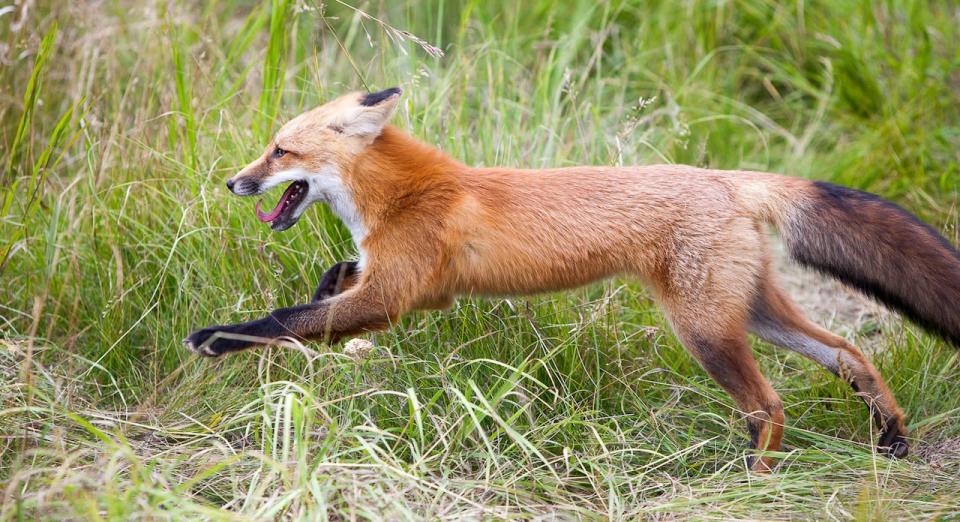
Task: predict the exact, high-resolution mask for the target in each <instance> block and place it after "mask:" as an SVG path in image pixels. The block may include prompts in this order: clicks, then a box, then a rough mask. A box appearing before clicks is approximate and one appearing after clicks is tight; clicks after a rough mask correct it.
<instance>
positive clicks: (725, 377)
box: [664, 302, 784, 472]
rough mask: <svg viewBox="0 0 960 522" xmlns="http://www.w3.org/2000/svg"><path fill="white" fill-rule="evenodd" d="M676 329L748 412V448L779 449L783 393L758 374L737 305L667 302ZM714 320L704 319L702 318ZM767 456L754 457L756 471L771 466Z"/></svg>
mask: <svg viewBox="0 0 960 522" xmlns="http://www.w3.org/2000/svg"><path fill="white" fill-rule="evenodd" d="M664 305H665V309H666V311H667V315H668V316H669V318H670V322H671V324H672V326H673V329H674V331H675V332H676V333H677V336H678V337H679V338H680V341H681V342H682V343H683V345H684V347H685V348H687V350H688V351H689V352H690V354H691V355H693V356H694V358H695V359H697V361H698V362H699V363H700V366H702V367H703V369H704V370H705V371H706V372H707V374H709V375H710V377H711V378H713V380H714V381H716V382H717V384H719V385H720V386H721V387H722V388H723V389H724V390H725V391H726V392H727V393H728V394H729V395H730V397H731V398H733V400H734V402H735V403H736V404H737V407H738V408H739V410H740V412H741V413H742V414H743V415H744V416H745V417H746V420H747V428H748V429H749V432H750V447H751V448H753V449H758V450H761V451H777V450H779V449H780V441H781V439H782V438H783V423H784V415H783V404H782V403H781V402H780V396H779V395H777V392H776V391H775V390H774V389H773V387H772V386H771V385H770V383H769V382H768V381H767V379H766V378H765V377H764V376H763V374H762V373H760V368H759V367H758V365H757V361H756V360H755V359H754V358H753V351H752V350H751V348H750V345H749V343H748V342H747V333H746V328H745V323H746V321H745V319H743V318H741V317H739V316H740V315H741V314H740V313H739V312H738V311H736V310H731V309H729V308H725V307H723V306H721V305H717V306H711V307H704V304H703V303H683V302H673V303H670V302H666V303H664ZM706 317H709V318H710V319H708V320H705V319H704V318H706ZM772 466H773V461H772V460H771V458H770V457H768V456H766V455H764V456H760V457H759V458H756V457H751V458H750V460H749V467H750V469H751V470H753V471H758V472H765V471H769V470H770V469H772Z"/></svg>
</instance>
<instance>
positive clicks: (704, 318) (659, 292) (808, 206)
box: [184, 88, 960, 471]
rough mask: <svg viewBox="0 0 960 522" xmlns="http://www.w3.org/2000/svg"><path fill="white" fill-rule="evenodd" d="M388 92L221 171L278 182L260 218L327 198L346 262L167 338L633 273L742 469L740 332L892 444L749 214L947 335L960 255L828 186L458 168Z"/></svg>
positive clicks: (349, 317)
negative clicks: (729, 418) (781, 354)
mask: <svg viewBox="0 0 960 522" xmlns="http://www.w3.org/2000/svg"><path fill="white" fill-rule="evenodd" d="M400 95H401V91H400V89H398V88H392V89H387V90H384V91H380V92H375V93H352V94H348V95H345V96H342V97H340V98H337V99H335V100H333V101H331V102H329V103H326V104H325V105H322V106H320V107H318V108H316V109H313V110H311V111H309V112H306V113H304V114H301V115H300V116H298V117H296V118H294V119H293V120H292V121H290V122H289V123H287V124H286V125H284V126H283V128H281V129H280V131H279V132H277V134H276V137H275V138H274V140H273V142H272V143H270V145H269V146H268V147H267V149H266V150H265V151H264V153H263V155H262V156H261V157H260V158H259V159H257V160H256V161H254V162H253V163H251V164H250V165H249V166H247V167H246V168H244V169H243V170H242V171H241V172H240V173H238V174H237V175H235V176H233V177H232V178H230V180H228V181H227V187H228V188H229V189H230V190H231V191H233V192H234V193H235V194H238V195H241V196H252V195H257V194H262V193H263V192H265V191H267V190H268V189H270V188H272V187H275V186H277V185H279V184H282V183H289V185H288V186H287V188H286V190H285V191H284V192H283V195H282V196H280V201H279V202H278V203H277V205H276V207H275V208H274V209H273V210H271V211H269V212H265V211H263V210H262V209H261V208H260V204H259V203H258V204H257V209H256V210H257V216H258V218H259V219H260V220H261V221H263V222H265V223H269V224H270V226H271V228H273V229H274V230H285V229H287V228H290V227H291V226H293V225H294V224H295V223H296V222H297V220H298V219H299V218H300V216H301V215H303V213H304V211H305V210H306V209H307V207H308V206H310V205H311V204H312V203H315V202H318V201H322V202H326V203H327V204H328V205H330V208H331V209H332V210H333V212H334V213H336V214H337V216H338V217H339V218H340V219H341V220H343V222H344V223H345V224H346V226H347V227H348V228H349V230H350V232H351V233H352V235H353V240H354V242H355V243H356V246H357V249H358V250H359V260H358V261H355V262H345V263H338V264H337V265H335V266H334V267H333V268H332V269H330V270H329V271H328V272H327V273H326V274H325V275H324V277H323V279H322V281H321V283H320V287H319V288H318V289H317V292H316V294H315V295H314V299H313V301H312V302H311V303H309V304H304V305H299V306H294V307H290V308H281V309H278V310H274V311H273V312H271V313H270V315H268V316H267V317H264V318H262V319H257V320H254V321H249V322H245V323H239V324H231V325H224V326H212V327H209V328H204V329H201V330H198V331H196V332H193V333H192V334H190V336H188V337H187V338H186V339H185V340H184V344H185V345H186V346H187V347H188V348H189V349H191V350H193V351H195V352H198V353H200V354H201V355H205V356H218V355H221V354H224V353H227V352H233V351H237V350H241V349H244V348H248V347H251V346H254V345H257V344H270V343H271V342H272V341H273V340H276V339H278V338H281V337H289V338H294V339H298V340H308V339H325V340H327V341H331V342H333V341H336V340H338V339H341V338H343V337H345V336H352V335H356V334H360V333H363V332H368V331H374V330H380V329H385V328H387V327H388V326H389V325H390V324H392V323H393V322H394V321H396V319H397V318H398V317H400V316H401V315H403V314H405V313H407V312H409V311H412V310H424V309H443V308H447V307H449V306H450V305H451V304H452V302H453V300H454V299H455V298H456V297H457V296H460V295H487V296H504V295H515V294H529V293H536V292H548V291H556V290H562V289H569V288H573V287H577V286H580V285H584V284H587V283H590V282H593V281H597V280H599V279H603V278H607V277H611V276H617V275H619V276H634V277H637V278H640V279H642V280H644V281H645V282H646V283H647V285H648V286H649V288H650V289H651V291H652V292H653V293H654V295H655V297H656V299H657V301H658V302H659V304H660V305H661V306H662V308H663V309H664V312H665V314H666V316H667V318H668V320H669V322H670V324H671V326H672V327H673V330H674V332H675V333H676V335H677V337H678V338H679V340H680V341H681V342H682V343H683V345H684V346H685V347H686V348H687V349H688V350H689V351H690V353H691V354H692V355H693V356H694V357H695V358H696V359H697V361H699V362H700V364H701V365H702V366H703V369H704V370H706V372H707V373H708V374H709V375H710V376H711V377H712V378H713V379H714V380H715V381H716V382H717V383H718V384H719V385H720V386H721V387H723V389H724V390H726V391H727V392H728V393H729V394H730V396H731V397H732V398H733V400H734V401H735V402H736V404H737V406H738V408H739V409H740V411H742V412H743V413H744V414H745V416H746V419H747V424H748V427H749V432H750V440H751V447H752V448H755V449H757V450H760V452H761V455H760V457H759V458H753V459H752V461H751V463H750V464H749V466H750V468H751V469H754V470H757V471H764V470H769V469H770V467H771V466H772V461H771V459H770V458H769V457H768V456H766V455H763V454H762V452H763V451H776V450H778V449H779V448H780V439H781V435H782V433H783V423H784V416H783V406H782V404H781V402H780V398H779V396H778V395H777V393H776V392H775V391H774V390H773V388H772V387H771V386H770V384H769V383H768V382H767V380H766V379H765V378H764V377H763V375H762V374H761V373H760V371H759V369H758V367H757V363H756V361H755V360H754V358H753V356H752V353H751V348H750V345H749V344H748V342H747V333H748V332H751V333H753V334H755V335H757V336H758V337H760V338H762V339H765V340H767V341H769V342H770V343H772V344H775V345H778V346H781V347H783V348H786V349H788V350H792V351H795V352H797V353H800V354H801V355H804V356H806V357H808V358H810V359H812V360H814V361H816V362H817V363H819V364H820V365H822V366H824V367H825V368H827V369H829V370H830V371H831V372H833V373H834V374H836V375H837V376H839V377H841V378H842V379H844V380H846V381H847V382H849V384H850V385H851V386H852V387H853V389H854V390H856V392H857V393H858V394H859V395H860V396H861V397H862V398H863V399H864V401H865V402H866V403H867V405H868V407H869V408H870V411H871V412H872V413H873V417H874V418H875V420H876V422H877V423H878V424H879V426H880V428H881V430H880V431H881V435H880V440H879V443H878V447H879V451H881V452H883V453H885V454H888V455H892V456H896V457H902V456H904V455H906V454H907V448H908V445H907V440H906V438H905V436H906V429H905V426H904V421H903V418H904V415H903V412H901V410H900V408H899V407H898V406H897V402H896V400H895V399H894V397H893V395H892V394H891V392H890V390H889V388H888V387H887V385H886V383H884V380H883V378H882V377H881V376H880V374H879V373H878V372H877V370H876V369H875V368H874V367H873V365H872V364H871V363H870V361H869V360H867V358H866V357H864V355H863V353H862V352H861V351H860V350H859V349H858V348H857V347H856V346H854V345H852V344H850V343H849V342H847V341H846V340H845V339H844V338H842V337H839V336H837V335H834V334H832V333H830V332H828V331H826V330H824V329H822V328H820V327H818V326H816V325H814V324H813V323H811V322H810V321H808V320H807V319H806V318H805V317H804V316H803V314H802V313H801V312H800V311H799V310H798V309H797V306H796V305H794V303H793V302H792V301H791V300H790V298H789V297H788V296H787V295H786V294H785V293H784V292H783V291H782V290H781V289H780V287H779V286H778V285H777V283H776V281H775V280H774V275H773V272H772V270H771V257H770V251H769V249H768V247H767V241H766V232H765V225H767V224H770V225H773V226H775V227H777V228H778V229H779V230H780V233H781V236H782V238H783V241H784V243H785V245H786V247H787V249H788V251H789V253H790V256H791V257H792V258H793V259H795V260H796V261H798V262H799V263H801V264H803V265H806V266H808V267H812V268H814V269H816V270H819V271H821V272H825V273H827V274H830V275H832V276H834V277H836V278H838V279H839V280H841V281H843V282H845V283H847V284H849V285H851V286H853V287H855V288H857V289H859V290H861V291H863V292H864V293H866V294H869V295H870V296H873V297H875V298H876V299H878V300H880V301H881V302H883V303H885V304H887V305H888V306H890V307H892V308H894V309H896V310H898V311H900V312H901V313H903V314H904V315H905V316H907V317H908V318H910V319H912V320H913V321H915V322H916V323H918V324H919V325H921V326H923V327H925V328H927V329H929V330H931V331H933V332H934V333H936V334H938V335H940V336H941V337H943V338H944V339H946V340H948V341H949V342H950V343H951V344H953V345H956V346H960V253H958V252H957V250H956V249H955V248H954V247H953V246H952V245H951V244H950V243H949V242H948V241H947V240H946V239H944V238H943V237H942V236H941V235H940V234H938V233H937V232H936V231H934V230H933V229H932V228H930V227H929V226H927V225H925V224H924V223H922V222H921V221H919V220H918V219H917V218H915V217H914V216H912V215H911V214H909V213H908V212H906V211H905V210H903V209H901V208H900V207H898V206H896V205H894V204H893V203H890V202H887V201H884V200H882V199H880V198H879V197H877V196H874V195H871V194H868V193H865V192H860V191H856V190H852V189H848V188H844V187H840V186H837V185H832V184H829V183H823V182H813V181H809V180H805V179H798V178H790V177H784V176H779V175H775V174H766V173H760V172H744V171H718V170H707V169H700V168H694V167H688V166H680V165H654V166H646V167H574V168H558V169H543V170H520V169H509V168H471V167H468V166H466V165H464V164H462V163H460V162H458V161H456V160H454V159H452V158H450V157H449V156H447V155H445V154H444V153H443V152H441V151H439V150H437V149H436V148H433V147H430V146H428V145H425V144H423V143H421V142H419V141H417V140H415V139H413V138H411V137H410V136H408V135H406V134H405V133H403V132H402V131H400V130H399V129H397V128H395V127H393V126H391V125H387V120H388V118H389V117H390V116H391V114H392V113H393V112H394V110H395V109H396V107H397V104H398V102H399V100H400Z"/></svg>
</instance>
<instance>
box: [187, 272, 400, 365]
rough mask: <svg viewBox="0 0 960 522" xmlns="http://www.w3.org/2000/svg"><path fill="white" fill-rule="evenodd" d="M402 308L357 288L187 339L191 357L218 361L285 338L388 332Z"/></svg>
mask: <svg viewBox="0 0 960 522" xmlns="http://www.w3.org/2000/svg"><path fill="white" fill-rule="evenodd" d="M400 312H401V310H400V307H399V306H395V305H392V304H391V302H390V301H389V300H385V299H384V294H383V293H382V292H381V291H380V290H379V289H376V288H371V287H366V288H363V287H358V288H352V289H350V290H347V291H345V292H344V293H342V294H340V295H337V296H334V297H332V298H329V299H327V300H324V301H316V302H313V303H310V304H304V305H297V306H292V307H289V308H279V309H277V310H274V311H273V312H270V315H268V316H266V317H264V318H261V319H256V320H253V321H247V322H245V323H237V324H228V325H222V326H210V327H207V328H203V329H201V330H197V331H195V332H193V333H192V334H190V335H189V336H187V338H186V339H184V340H183V344H184V345H185V346H186V347H187V348H188V349H189V350H190V351H192V352H196V353H199V354H200V355H204V356H207V357H217V356H220V355H223V354H225V353H229V352H236V351H240V350H244V349H246V348H250V347H253V346H257V345H264V344H271V343H272V342H274V341H276V340H277V339H279V338H281V337H288V338H293V339H297V340H299V341H307V340H310V339H324V340H327V341H329V342H336V341H338V340H339V339H341V338H343V337H346V336H350V335H356V334H359V333H362V332H369V331H375V330H383V329H385V328H386V327H387V326H388V325H389V324H390V323H391V322H392V321H394V320H396V318H397V317H398V316H399V315H400Z"/></svg>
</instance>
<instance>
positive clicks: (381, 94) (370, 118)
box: [339, 87, 403, 136]
mask: <svg viewBox="0 0 960 522" xmlns="http://www.w3.org/2000/svg"><path fill="white" fill-rule="evenodd" d="M402 93H403V91H401V90H400V88H399V87H391V88H389V89H385V90H382V91H378V92H370V93H367V94H361V95H360V99H359V103H358V104H357V106H356V107H354V108H352V109H351V110H349V111H347V114H344V115H343V117H342V118H341V119H340V123H339V126H340V128H342V129H343V133H344V134H349V135H351V136H378V135H379V134H380V131H382V130H383V126H384V125H386V124H387V120H389V119H390V116H391V115H393V111H394V110H396V108H397V104H398V103H399V102H400V95H401V94H402Z"/></svg>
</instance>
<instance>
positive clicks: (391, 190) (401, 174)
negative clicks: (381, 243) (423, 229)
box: [344, 125, 467, 244]
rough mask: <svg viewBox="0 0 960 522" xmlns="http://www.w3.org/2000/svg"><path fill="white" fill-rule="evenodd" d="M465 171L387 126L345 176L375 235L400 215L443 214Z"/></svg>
mask: <svg viewBox="0 0 960 522" xmlns="http://www.w3.org/2000/svg"><path fill="white" fill-rule="evenodd" d="M466 168H467V167H466V166H464V165H462V164H460V163H458V162H457V161H456V160H454V159H452V158H450V157H449V156H447V155H446V154H444V153H443V152H442V151H440V150H439V149H436V148H434V147H432V146H430V145H427V144H424V143H422V142H420V141H418V140H416V139H414V138H413V137H411V136H409V135H407V134H405V133H404V132H403V131H401V130H399V129H397V128H396V127H394V126H392V125H387V126H386V127H384V129H383V132H382V133H381V134H380V135H379V136H378V137H377V138H376V139H375V140H374V142H373V143H372V144H370V145H369V146H368V147H367V148H366V150H365V151H364V152H363V154H362V155H361V156H360V157H358V158H357V161H356V162H355V163H354V165H353V167H352V168H351V169H350V172H348V173H345V174H346V175H345V176H344V182H345V184H346V186H347V187H348V191H349V192H350V193H351V194H352V195H353V203H354V205H355V206H356V208H357V210H358V213H359V217H360V220H361V221H362V223H363V224H364V225H366V230H367V232H369V233H370V234H373V233H374V231H375V230H376V229H378V228H380V227H382V226H385V225H388V224H389V223H390V222H391V221H393V220H394V218H396V217H397V216H399V215H401V214H405V215H410V214H411V213H414V212H418V211H419V210H427V209H435V210H442V209H443V208H444V206H445V205H448V204H449V200H450V198H451V196H453V195H454V194H455V193H457V192H459V183H458V181H457V179H458V174H459V173H461V172H462V171H464V170H465V169H466ZM433 215H436V214H433ZM348 226H349V225H348ZM354 237H355V238H356V236H354ZM355 240H356V239H355ZM358 244H359V242H358Z"/></svg>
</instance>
